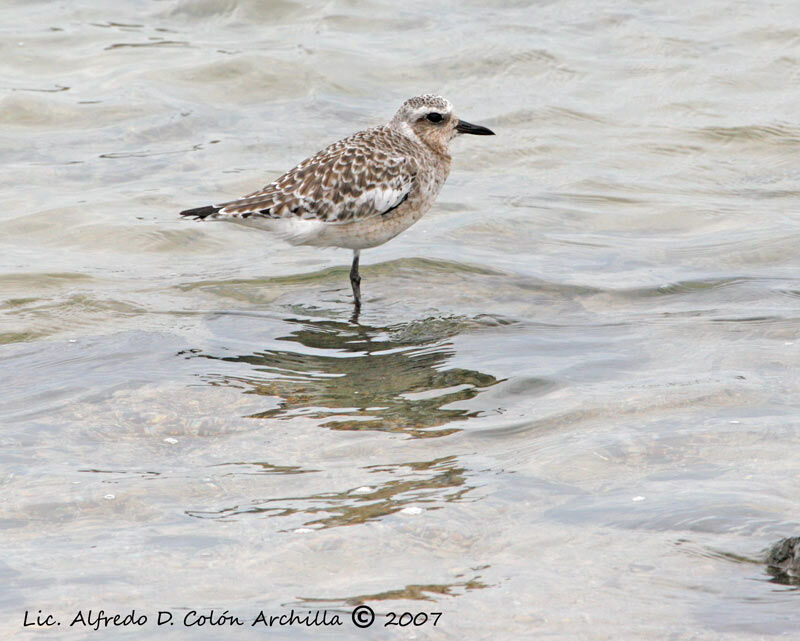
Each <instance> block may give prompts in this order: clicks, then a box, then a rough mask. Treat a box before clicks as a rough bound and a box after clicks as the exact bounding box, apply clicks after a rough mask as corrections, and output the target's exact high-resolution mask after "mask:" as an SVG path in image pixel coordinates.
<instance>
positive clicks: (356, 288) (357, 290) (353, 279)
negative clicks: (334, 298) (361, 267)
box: [350, 249, 361, 311]
mask: <svg viewBox="0 0 800 641" xmlns="http://www.w3.org/2000/svg"><path fill="white" fill-rule="evenodd" d="M359 254H360V251H359V250H358V249H354V250H353V266H352V267H351V268H350V284H351V285H352V286H353V303H354V304H355V306H356V311H358V310H359V309H361V276H359V275H358V257H359Z"/></svg>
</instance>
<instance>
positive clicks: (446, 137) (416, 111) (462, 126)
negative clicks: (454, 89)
mask: <svg viewBox="0 0 800 641" xmlns="http://www.w3.org/2000/svg"><path fill="white" fill-rule="evenodd" d="M391 125H392V126H393V127H395V128H396V129H399V130H400V131H402V132H403V133H405V134H406V135H409V133H412V132H413V134H414V135H416V137H417V138H419V140H421V141H422V142H423V143H425V144H426V145H428V146H429V147H431V148H433V149H437V150H442V151H444V152H446V151H447V143H449V142H450V141H451V140H452V139H453V138H455V137H456V136H458V135H459V134H474V135H478V136H493V135H494V132H493V131H492V130H491V129H487V128H486V127H481V126H480V125H473V124H471V123H468V122H467V121H465V120H461V119H460V118H458V117H457V116H456V115H455V114H454V113H453V105H452V104H450V101H449V100H447V99H446V98H442V97H441V96H434V95H431V94H425V95H423V96H416V97H414V98H409V99H408V100H406V101H405V102H404V103H403V104H402V105H401V106H400V109H398V110H397V113H396V114H395V115H394V118H392V122H391ZM409 129H410V132H409Z"/></svg>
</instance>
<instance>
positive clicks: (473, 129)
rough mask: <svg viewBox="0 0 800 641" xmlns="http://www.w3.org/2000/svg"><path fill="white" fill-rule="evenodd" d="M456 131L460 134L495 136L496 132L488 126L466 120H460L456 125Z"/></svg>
mask: <svg viewBox="0 0 800 641" xmlns="http://www.w3.org/2000/svg"><path fill="white" fill-rule="evenodd" d="M456 131H457V132H458V133H460V134H474V135H475V136H494V132H493V131H492V130H491V129H487V128H486V127H481V126H480V125H473V124H472V123H471V122H467V121H466V120H459V121H458V124H457V125H456Z"/></svg>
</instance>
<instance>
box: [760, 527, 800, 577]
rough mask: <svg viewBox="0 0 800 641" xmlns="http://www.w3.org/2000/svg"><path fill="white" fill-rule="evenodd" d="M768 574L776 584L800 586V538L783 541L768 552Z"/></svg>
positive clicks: (792, 537)
mask: <svg viewBox="0 0 800 641" xmlns="http://www.w3.org/2000/svg"><path fill="white" fill-rule="evenodd" d="M765 561H766V564H767V572H769V573H770V574H771V575H772V576H773V577H775V578H774V579H773V580H774V581H775V582H776V583H783V584H785V585H800V536H790V537H789V538H787V539H781V540H780V541H778V542H777V543H776V544H775V545H773V546H772V547H771V548H770V549H769V551H768V552H767V558H766V560H765Z"/></svg>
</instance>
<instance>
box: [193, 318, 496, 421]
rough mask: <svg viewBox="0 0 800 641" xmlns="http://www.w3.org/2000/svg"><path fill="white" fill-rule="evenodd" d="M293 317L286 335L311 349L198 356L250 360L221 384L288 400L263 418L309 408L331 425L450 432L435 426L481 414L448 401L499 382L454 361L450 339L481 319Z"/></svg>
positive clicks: (304, 412)
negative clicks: (379, 322) (381, 322)
mask: <svg viewBox="0 0 800 641" xmlns="http://www.w3.org/2000/svg"><path fill="white" fill-rule="evenodd" d="M286 322H289V323H292V324H294V325H296V326H297V329H296V330H295V331H293V332H291V334H289V335H288V336H285V337H283V338H281V339H279V340H281V341H288V342H294V343H299V344H300V345H302V346H304V348H305V349H302V350H299V351H292V350H290V349H288V350H266V351H263V352H255V353H252V354H243V355H239V356H216V355H210V354H198V356H201V357H204V358H211V359H214V360H217V361H224V362H227V363H235V364H246V365H247V366H248V367H247V368H245V369H244V371H243V370H242V368H241V367H237V368H236V369H235V370H234V371H233V372H230V373H226V374H223V375H215V382H217V383H218V382H219V381H220V379H221V380H222V381H223V383H229V384H234V385H239V386H241V385H242V384H244V385H246V386H247V388H248V391H250V392H251V393H256V394H262V395H264V396H275V397H279V398H280V399H281V400H280V404H279V406H278V407H277V408H275V409H271V410H268V411H266V412H262V413H259V414H256V415H255V416H256V417H258V418H291V417H293V416H297V415H300V414H302V415H304V416H312V417H315V418H319V419H327V420H325V421H324V422H323V424H324V425H325V426H326V427H330V428H333V429H342V430H362V429H374V430H384V431H402V432H407V433H409V434H413V435H414V436H443V435H445V434H449V433H452V432H454V431H457V429H456V428H454V427H451V426H447V427H443V428H442V429H438V430H431V429H429V428H432V427H438V426H445V425H447V424H448V423H451V422H454V421H463V420H466V419H468V418H471V417H473V416H477V414H478V412H475V411H470V410H467V409H457V408H448V407H446V406H447V405H449V404H451V403H454V402H456V401H462V400H468V399H471V398H474V397H475V396H477V395H478V394H480V392H482V391H483V390H484V389H486V388H487V387H490V386H492V385H494V384H495V383H497V382H499V381H498V380H497V379H496V378H495V377H493V376H491V375H489V374H484V373H481V372H479V371H475V370H469V369H461V368H447V367H446V363H447V361H448V360H449V359H450V358H451V357H452V355H453V350H452V348H451V347H450V346H449V344H448V343H447V342H445V341H446V339H447V338H449V337H452V336H455V335H457V334H459V333H461V332H462V331H465V330H468V329H470V328H474V327H479V326H481V322H480V321H479V320H470V319H464V318H438V319H427V320H424V321H418V322H414V323H407V324H402V325H396V326H390V327H371V326H368V325H353V324H350V323H345V322H338V321H329V320H297V319H287V321H286ZM308 348H311V350H309V349H308ZM298 352H302V353H298Z"/></svg>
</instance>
